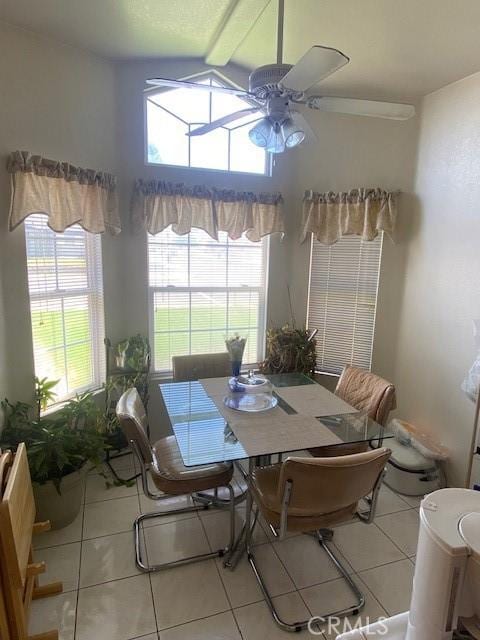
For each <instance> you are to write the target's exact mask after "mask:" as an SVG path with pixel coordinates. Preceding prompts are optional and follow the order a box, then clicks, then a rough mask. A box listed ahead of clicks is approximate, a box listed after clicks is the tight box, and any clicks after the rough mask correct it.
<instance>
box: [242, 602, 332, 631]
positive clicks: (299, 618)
mask: <svg viewBox="0 0 480 640" xmlns="http://www.w3.org/2000/svg"><path fill="white" fill-rule="evenodd" d="M273 601H274V603H275V606H276V608H277V610H278V612H279V614H280V616H281V617H282V619H283V620H284V621H285V622H287V623H294V622H303V621H304V620H308V619H309V617H310V613H309V611H308V609H307V607H306V606H305V603H304V602H303V600H302V599H301V597H300V596H299V594H298V593H297V592H295V593H288V594H286V595H283V596H278V597H277V598H274V599H273ZM233 613H234V615H235V618H236V619H237V623H238V626H239V627H240V631H241V634H242V637H243V640H286V639H287V638H289V637H295V638H312V637H313V636H312V635H311V634H310V633H309V632H308V630H306V629H305V630H304V631H302V632H300V633H296V634H295V635H294V636H290V634H288V632H286V631H283V630H282V629H280V627H279V626H278V625H277V624H276V622H275V621H274V619H273V618H272V615H271V613H270V611H269V609H268V607H267V604H266V603H265V602H256V603H255V604H250V605H248V606H246V607H241V608H240V609H234V611H233ZM316 637H320V636H316Z"/></svg>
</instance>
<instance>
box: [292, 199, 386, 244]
mask: <svg viewBox="0 0 480 640" xmlns="http://www.w3.org/2000/svg"><path fill="white" fill-rule="evenodd" d="M398 193H399V192H398V191H394V192H392V191H384V190H383V189H352V190H351V191H344V192H340V193H334V192H332V191H328V192H326V193H316V192H314V191H306V192H305V197H304V199H303V216H302V231H301V236H300V241H301V242H303V241H304V240H305V239H306V237H307V235H308V234H309V233H313V235H314V236H315V238H316V239H317V240H318V241H319V242H321V243H322V244H326V245H330V244H334V243H335V242H338V240H340V238H341V237H342V236H347V235H356V236H360V237H361V238H363V240H373V239H374V238H376V237H377V235H378V233H379V232H380V231H384V232H385V233H386V234H387V235H388V236H389V237H390V239H391V240H392V241H393V239H394V237H393V236H394V230H395V219H396V213H397V195H398Z"/></svg>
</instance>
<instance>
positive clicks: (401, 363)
mask: <svg viewBox="0 0 480 640" xmlns="http://www.w3.org/2000/svg"><path fill="white" fill-rule="evenodd" d="M479 105H480V74H475V75H473V76H470V77H468V78H465V79H464V80H461V81H460V82H457V83H454V84H451V85H449V86H447V87H445V88H443V89H441V90H440V91H437V92H435V93H432V94H431V95H429V96H427V97H426V98H425V100H424V102H423V107H422V113H421V119H420V137H419V148H418V160H417V175H416V183H415V192H416V194H417V202H416V206H415V207H412V209H411V210H410V212H409V214H410V215H409V220H408V230H407V231H408V242H407V251H408V255H407V258H408V262H407V267H408V268H407V271H406V275H405V292H404V296H403V304H402V309H401V323H400V332H399V337H398V341H397V351H396V356H395V361H396V367H395V378H394V379H395V382H396V384H397V387H398V392H399V397H400V399H401V408H402V416H403V417H405V418H406V419H411V420H412V421H413V422H415V423H417V424H419V425H420V426H424V427H426V428H430V429H433V430H435V431H436V432H437V433H438V434H439V435H440V436H441V438H442V439H443V441H444V443H445V444H446V445H448V446H449V447H450V448H451V450H452V461H451V464H450V465H449V466H448V472H449V480H450V482H451V483H453V484H461V483H462V482H463V481H464V476H465V469H466V464H467V450H468V445H469V442H470V437H471V433H472V425H473V404H472V403H471V402H470V401H469V400H468V399H467V398H466V397H465V396H464V394H463V393H462V391H461V390H460V384H461V382H462V380H463V378H464V376H465V373H466V371H467V369H468V368H469V367H470V365H471V363H472V361H473V358H474V355H475V350H474V344H473V337H472V319H474V318H479V317H480V284H479V275H480V251H479V243H480V240H479V239H480V107H479Z"/></svg>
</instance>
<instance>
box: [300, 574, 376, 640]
mask: <svg viewBox="0 0 480 640" xmlns="http://www.w3.org/2000/svg"><path fill="white" fill-rule="evenodd" d="M353 578H354V580H356V582H357V583H358V582H360V584H359V586H360V590H361V591H362V592H363V594H364V596H365V607H364V608H363V609H362V610H361V611H360V613H359V614H357V615H353V616H349V617H348V618H345V617H340V616H335V615H331V618H330V620H327V622H326V623H325V624H323V625H321V628H322V629H323V631H324V633H325V636H326V637H327V638H328V640H335V638H336V637H337V635H338V634H340V633H344V632H345V631H350V629H352V628H353V627H354V625H355V624H357V625H358V626H360V624H361V625H362V626H364V625H367V624H369V623H371V622H374V621H376V620H378V618H379V617H382V616H385V611H384V610H383V609H382V607H381V606H380V604H379V603H378V602H377V600H376V599H375V597H374V596H373V595H372V594H371V593H370V592H369V590H368V589H367V588H366V587H365V586H364V585H363V584H362V583H361V581H359V580H358V578H357V577H355V576H353ZM300 593H301V596H302V598H303V599H304V600H305V602H306V603H307V605H308V608H309V609H310V612H311V614H312V615H313V616H319V617H323V618H327V616H328V615H329V614H332V613H334V612H336V611H339V610H341V609H345V608H346V607H348V606H351V605H353V604H354V603H355V596H354V594H353V593H352V591H351V590H350V589H349V587H348V585H347V583H346V582H345V581H344V580H342V579H340V580H333V581H332V582H324V583H323V584H320V585H316V586H314V587H310V588H308V589H302V591H301V592H300ZM359 618H360V622H359V621H358V619H359Z"/></svg>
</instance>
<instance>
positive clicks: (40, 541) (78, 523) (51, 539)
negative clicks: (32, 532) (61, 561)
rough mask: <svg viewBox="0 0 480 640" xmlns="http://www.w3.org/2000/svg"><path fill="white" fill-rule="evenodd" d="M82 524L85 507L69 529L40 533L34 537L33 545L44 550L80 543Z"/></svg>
mask: <svg viewBox="0 0 480 640" xmlns="http://www.w3.org/2000/svg"><path fill="white" fill-rule="evenodd" d="M82 523H83V505H82V508H81V509H80V513H79V514H78V516H77V517H76V518H75V520H74V521H73V522H72V523H71V524H69V525H68V526H67V527H63V529H55V530H52V531H46V532H45V533H39V534H37V535H36V536H34V538H33V544H34V547H35V549H44V548H46V547H54V546H57V545H60V544H69V543H71V542H80V540H81V539H82Z"/></svg>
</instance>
